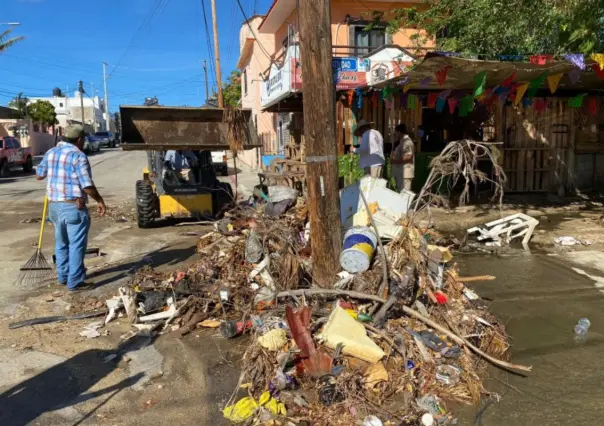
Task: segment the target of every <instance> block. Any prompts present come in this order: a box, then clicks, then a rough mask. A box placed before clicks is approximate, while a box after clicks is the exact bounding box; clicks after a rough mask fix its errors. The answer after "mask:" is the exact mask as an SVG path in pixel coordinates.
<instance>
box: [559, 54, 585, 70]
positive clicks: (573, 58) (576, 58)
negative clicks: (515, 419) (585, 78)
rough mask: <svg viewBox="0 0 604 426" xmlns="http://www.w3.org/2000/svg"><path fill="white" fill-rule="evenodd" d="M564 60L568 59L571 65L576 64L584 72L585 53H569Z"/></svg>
mask: <svg viewBox="0 0 604 426" xmlns="http://www.w3.org/2000/svg"><path fill="white" fill-rule="evenodd" d="M564 59H566V60H567V61H568V62H570V63H571V64H574V65H575V66H576V67H577V68H579V69H581V70H584V69H585V56H584V55H583V53H567V54H566V55H564Z"/></svg>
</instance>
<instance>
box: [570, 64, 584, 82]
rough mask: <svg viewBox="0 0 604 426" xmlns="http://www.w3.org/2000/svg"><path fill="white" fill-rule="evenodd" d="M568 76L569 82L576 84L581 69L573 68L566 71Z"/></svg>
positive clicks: (579, 77)
mask: <svg viewBox="0 0 604 426" xmlns="http://www.w3.org/2000/svg"><path fill="white" fill-rule="evenodd" d="M568 78H569V79H570V83H571V84H576V83H577V82H578V81H579V80H580V79H581V70H580V69H579V68H573V69H572V70H571V71H570V72H569V73H568Z"/></svg>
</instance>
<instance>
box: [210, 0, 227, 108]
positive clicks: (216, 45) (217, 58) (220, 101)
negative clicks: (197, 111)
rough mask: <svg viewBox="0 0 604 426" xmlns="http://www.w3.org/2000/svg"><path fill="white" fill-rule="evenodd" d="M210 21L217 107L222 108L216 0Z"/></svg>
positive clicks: (213, 1) (213, 0)
mask: <svg viewBox="0 0 604 426" xmlns="http://www.w3.org/2000/svg"><path fill="white" fill-rule="evenodd" d="M212 23H213V24H214V55H215V56H216V80H218V81H217V83H218V108H224V100H223V98H222V74H221V72H220V48H219V45H218V21H217V19H216V0H212Z"/></svg>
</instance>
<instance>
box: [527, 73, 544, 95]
mask: <svg viewBox="0 0 604 426" xmlns="http://www.w3.org/2000/svg"><path fill="white" fill-rule="evenodd" d="M546 78H547V74H546V73H542V74H541V75H540V76H539V77H537V78H535V79H534V80H531V82H530V84H529V90H528V92H527V93H526V97H527V98H532V97H533V96H535V94H536V93H537V90H539V88H540V87H541V86H542V85H543V82H544V81H545V79H546Z"/></svg>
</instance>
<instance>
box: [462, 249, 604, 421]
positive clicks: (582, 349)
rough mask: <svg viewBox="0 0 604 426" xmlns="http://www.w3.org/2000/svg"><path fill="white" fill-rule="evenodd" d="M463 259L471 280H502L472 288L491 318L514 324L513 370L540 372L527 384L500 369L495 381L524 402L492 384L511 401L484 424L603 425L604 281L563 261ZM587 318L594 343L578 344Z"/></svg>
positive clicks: (525, 256)
mask: <svg viewBox="0 0 604 426" xmlns="http://www.w3.org/2000/svg"><path fill="white" fill-rule="evenodd" d="M457 259H458V261H459V262H460V265H461V271H462V272H463V275H464V276H469V275H484V274H490V275H495V276H496V277H497V279H496V280H494V281H490V282H485V283H477V284H474V285H471V286H470V287H471V288H473V289H475V290H476V291H477V292H478V293H479V294H481V296H483V297H484V298H486V299H488V300H490V305H491V311H492V312H493V313H494V314H495V315H497V316H498V318H500V320H501V321H502V322H503V323H504V324H506V328H507V331H508V333H509V334H510V336H511V338H512V349H511V351H512V360H513V362H515V363H519V364H525V365H532V366H533V371H532V373H530V374H529V375H528V377H526V378H523V377H519V376H513V375H509V374H507V373H506V374H503V375H502V374H501V373H500V372H499V371H498V370H495V369H493V375H494V376H496V377H499V378H500V379H501V380H503V381H507V382H509V383H510V384H511V385H513V386H514V387H515V388H517V389H518V390H519V391H521V392H522V395H521V394H519V393H518V392H516V391H515V390H510V389H509V388H508V387H506V386H503V385H502V384H501V383H500V382H497V381H492V382H489V383H488V384H487V388H488V389H489V390H493V391H496V392H498V393H499V394H503V393H505V397H504V398H503V399H502V400H501V402H499V403H495V404H492V405H490V406H489V407H488V409H487V410H486V411H485V412H484V414H483V415H482V416H481V418H480V420H481V421H482V423H481V424H483V425H485V426H488V425H491V426H499V425H501V426H503V425H506V426H507V425H511V424H514V425H516V424H517V425H529V424H531V425H570V424H572V425H583V424H585V425H587V424H589V425H593V424H599V423H600V421H598V420H597V419H598V418H599V417H600V409H601V401H602V399H603V398H604V387H602V386H601V383H602V381H603V380H604V369H602V368H600V365H601V359H602V352H603V350H604V336H603V334H602V333H604V310H603V309H602V306H603V302H604V296H603V295H602V294H601V291H600V289H599V288H600V286H604V279H602V278H599V277H596V276H592V275H591V274H588V273H584V272H583V271H581V270H578V269H575V270H573V268H572V266H571V265H569V264H565V263H564V262H563V261H562V260H561V259H559V258H557V257H548V256H545V255H543V254H534V253H530V252H524V251H523V252H511V253H510V255H507V256H500V257H495V256H477V255H467V256H458V257H457ZM596 278H597V280H596ZM594 281H596V282H595V283H594ZM580 318H589V319H590V321H591V324H592V326H591V328H590V330H589V333H588V335H587V339H586V341H584V342H583V343H581V344H578V343H577V342H575V339H574V334H573V327H574V325H575V324H576V322H577V320H578V319H580ZM506 390H507V392H506ZM474 415H475V413H464V414H462V415H461V416H460V421H461V423H460V424H470V425H471V424H479V423H475V422H474V420H475V418H474Z"/></svg>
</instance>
